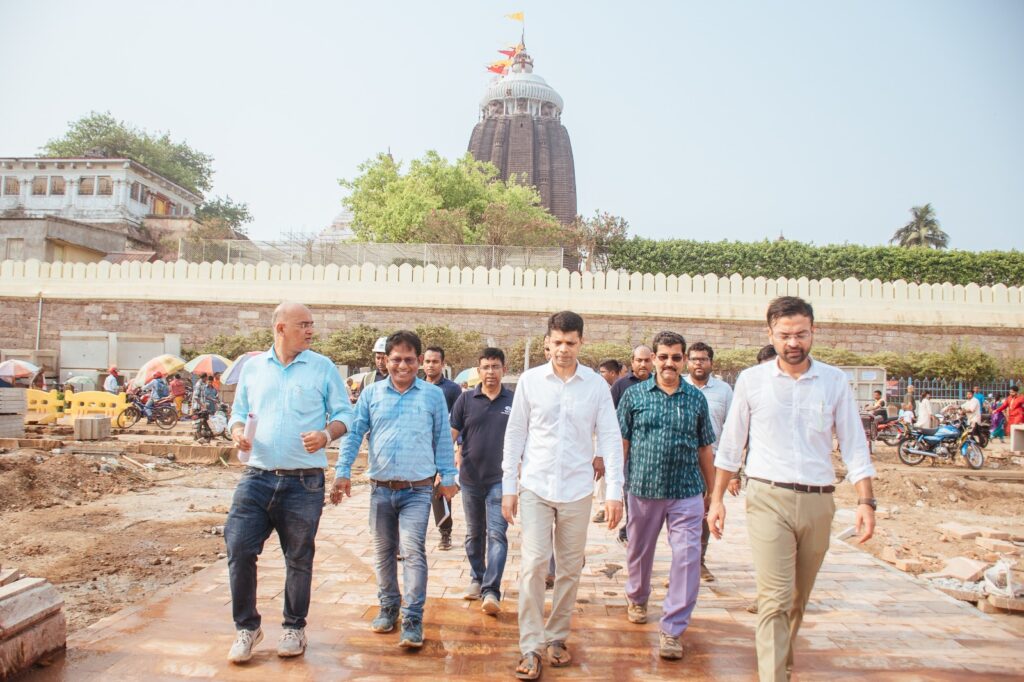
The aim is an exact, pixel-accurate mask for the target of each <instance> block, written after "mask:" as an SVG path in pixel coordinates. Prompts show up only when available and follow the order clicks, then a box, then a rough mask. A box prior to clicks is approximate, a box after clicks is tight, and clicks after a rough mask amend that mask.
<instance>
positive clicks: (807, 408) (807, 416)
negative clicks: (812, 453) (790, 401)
mask: <svg viewBox="0 0 1024 682" xmlns="http://www.w3.org/2000/svg"><path fill="white" fill-rule="evenodd" d="M798 410H799V414H800V420H801V422H802V423H803V424H804V427H805V428H806V429H807V432H808V433H809V434H816V433H825V432H828V431H831V430H832V407H831V405H830V404H829V403H828V401H827V400H826V398H825V394H824V392H822V391H820V390H815V391H812V392H811V394H810V395H809V396H807V398H806V399H805V400H804V401H803V402H802V403H801V404H800V407H799V408H798Z"/></svg>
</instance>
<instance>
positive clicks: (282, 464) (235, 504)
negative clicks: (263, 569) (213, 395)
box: [224, 303, 352, 663]
mask: <svg viewBox="0 0 1024 682" xmlns="http://www.w3.org/2000/svg"><path fill="white" fill-rule="evenodd" d="M271 324H272V327H273V330H274V345H273V346H272V347H271V348H270V350H268V351H267V352H266V353H263V354H261V355H257V356H255V357H253V358H252V359H251V360H250V361H249V362H248V364H246V366H245V368H244V369H243V370H242V376H241V377H240V379H239V381H238V388H237V389H236V392H235V401H234V404H233V405H232V407H231V422H230V423H229V428H230V429H231V438H232V440H234V442H235V445H237V446H238V448H239V449H240V450H243V451H248V452H251V455H250V458H249V462H248V466H247V467H246V469H245V472H244V473H243V474H242V480H241V481H239V483H238V487H237V488H236V489H235V496H234V499H233V500H232V502H231V511H230V513H229V514H228V520H227V523H226V524H225V526H224V542H225V543H226V545H227V551H228V576H229V578H230V582H231V611H232V616H233V618H234V621H235V629H236V631H237V632H236V639H235V643H234V645H233V646H232V647H231V652H230V653H229V654H228V660H229V661H231V662H232V663H244V662H245V661H248V660H249V659H250V658H252V648H253V646H255V645H256V644H258V643H259V642H260V640H262V639H263V630H262V628H261V627H260V622H261V621H260V614H259V612H258V611H257V610H256V558H257V557H258V556H259V554H260V553H261V552H262V551H263V544H264V543H265V542H266V541H267V538H268V537H270V532H271V531H272V530H276V531H277V535H278V538H279V539H280V541H281V549H282V551H283V552H284V559H285V566H286V573H285V587H284V622H283V624H282V625H283V627H284V632H283V634H282V635H281V639H280V641H279V642H278V646H277V655H278V656H299V655H301V654H303V653H304V652H305V650H306V632H305V628H306V615H307V614H308V613H309V594H310V585H311V583H312V578H313V554H314V550H315V546H314V538H315V537H316V531H317V528H318V527H319V525H320V514H321V512H322V511H323V508H324V469H326V468H327V455H326V453H325V452H324V449H325V448H326V447H327V445H328V444H329V443H330V442H331V441H333V440H334V439H336V438H340V437H341V436H342V435H343V434H344V433H345V432H346V431H347V430H348V428H349V426H350V425H351V423H352V408H351V406H350V405H349V402H348V392H347V391H346V390H345V385H344V384H343V383H342V381H341V377H340V376H339V375H338V370H337V368H335V366H334V364H333V363H332V362H331V361H330V360H329V359H328V358H326V357H324V356H323V355H319V354H318V353H314V352H313V351H311V350H309V344H310V342H311V341H312V340H313V316H312V315H311V314H310V312H309V309H308V308H306V306H304V305H300V304H298V303H282V304H281V305H279V306H278V307H277V309H275V310H274V315H273V319H272V322H271ZM250 413H252V414H254V415H256V418H257V420H256V421H257V428H256V433H255V435H254V436H253V438H252V439H251V440H250V439H249V438H246V436H245V422H246V418H247V416H248V415H249V414H250Z"/></svg>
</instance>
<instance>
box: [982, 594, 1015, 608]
mask: <svg viewBox="0 0 1024 682" xmlns="http://www.w3.org/2000/svg"><path fill="white" fill-rule="evenodd" d="M988 601H989V603H990V604H992V606H996V607H998V608H1000V609H1006V610H1007V611H1017V612H1022V611H1024V599H1013V598H1011V597H1001V596H999V595H998V594H990V595H989V596H988Z"/></svg>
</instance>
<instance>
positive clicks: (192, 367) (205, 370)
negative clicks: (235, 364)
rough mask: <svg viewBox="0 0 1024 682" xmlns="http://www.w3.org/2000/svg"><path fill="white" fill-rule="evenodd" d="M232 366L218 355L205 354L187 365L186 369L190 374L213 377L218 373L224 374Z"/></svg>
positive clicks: (196, 357)
mask: <svg viewBox="0 0 1024 682" xmlns="http://www.w3.org/2000/svg"><path fill="white" fill-rule="evenodd" d="M230 366H231V361H230V360H228V359H227V358H226V357H224V356H223V355H217V354H216V353H203V354H202V355H197V356H195V357H194V358H192V359H191V360H189V361H188V362H186V363H185V369H186V370H188V371H189V372H190V373H192V374H207V375H209V376H211V377H212V376H213V375H214V374H216V373H217V372H223V371H224V370H226V369H227V368H228V367H230Z"/></svg>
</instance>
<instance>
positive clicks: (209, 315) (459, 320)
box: [0, 298, 1024, 357]
mask: <svg viewBox="0 0 1024 682" xmlns="http://www.w3.org/2000/svg"><path fill="white" fill-rule="evenodd" d="M311 307H312V309H313V317H314V319H315V320H316V326H317V333H319V334H329V333H330V332H332V331H335V330H339V329H344V328H347V327H350V326H352V325H356V324H369V325H373V326H376V327H379V328H380V329H382V330H384V331H389V330H395V329H399V328H403V327H405V328H412V327H415V326H417V325H420V324H444V325H448V326H450V327H452V328H455V329H461V330H466V331H478V332H480V333H481V334H482V335H483V337H484V338H485V339H487V338H488V337H490V338H493V340H494V341H495V343H497V344H499V345H502V346H508V345H510V344H511V343H513V342H514V341H516V340H518V339H522V338H525V337H528V336H534V335H537V334H542V333H543V332H544V325H545V323H546V319H547V315H548V314H549V313H550V312H553V311H554V309H553V308H552V309H551V310H545V311H542V312H521V313H496V312H489V311H485V310H444V309H439V308H382V307H365V306H362V307H355V306H327V305H314V306H311ZM37 310H38V301H37V300H36V299H25V298H19V299H9V298H8V299H4V300H3V301H2V306H0V347H3V348H32V347H33V345H34V344H35V333H36V313H37ZM273 310H274V304H271V303H262V304H259V303H255V304H248V305H244V306H238V305H236V304H227V303H180V302H174V301H141V300H136V301H127V300H119V301H96V302H83V301H75V300H68V299H56V300H52V299H48V300H44V302H43V318H42V332H41V342H40V345H41V347H42V348H59V347H60V330H62V329H64V330H74V331H119V332H127V333H146V334H150V333H152V334H165V333H170V334H181V335H182V338H181V343H182V346H183V347H189V346H196V345H199V344H201V343H203V342H204V341H207V340H209V339H211V338H212V337H214V336H216V335H217V334H246V333H249V332H251V331H255V330H257V329H268V328H269V327H270V316H271V313H272V312H273ZM585 322H586V338H587V340H588V341H590V342H596V341H614V342H628V343H630V344H636V343H641V342H647V343H649V342H650V338H651V336H652V335H653V333H654V332H656V331H659V330H662V329H671V330H674V331H679V332H681V333H682V334H683V335H684V336H685V337H686V338H687V340H688V341H690V342H693V341H698V340H703V341H705V342H706V343H709V344H711V346H712V347H713V348H717V349H724V348H758V347H760V346H762V345H764V344H765V343H766V342H767V340H766V337H765V325H764V323H763V322H761V321H757V322H755V321H744V320H711V319H706V318H705V319H694V318H686V317H676V318H664V317H652V316H646V315H642V314H637V315H634V316H630V317H621V316H612V315H600V314H587V315H586V316H585ZM957 341H960V342H968V343H970V344H971V345H976V346H979V347H981V348H982V349H984V350H985V351H987V352H989V353H992V354H994V355H998V356H1000V357H1006V356H1009V357H1024V334H1021V333H1020V330H1007V329H989V330H979V329H972V328H967V327H952V326H944V327H937V326H933V327H921V326H917V327H907V326H880V325H854V324H836V323H828V322H824V323H822V324H820V325H819V329H818V335H817V337H816V338H815V343H816V344H818V345H825V346H838V347H842V348H847V349H850V350H853V351H856V352H865V353H866V352H874V351H878V350H892V351H897V352H905V351H912V350H945V349H946V348H948V347H949V345H950V344H951V343H953V342H957Z"/></svg>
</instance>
